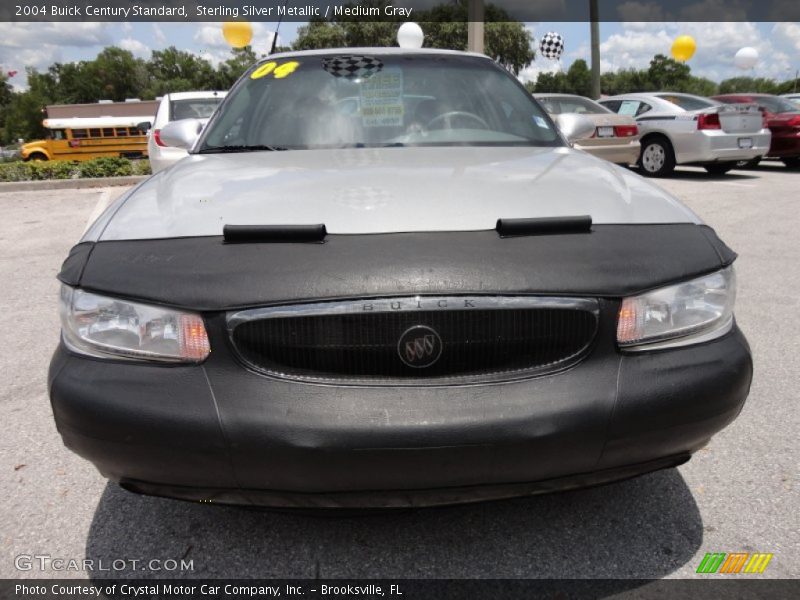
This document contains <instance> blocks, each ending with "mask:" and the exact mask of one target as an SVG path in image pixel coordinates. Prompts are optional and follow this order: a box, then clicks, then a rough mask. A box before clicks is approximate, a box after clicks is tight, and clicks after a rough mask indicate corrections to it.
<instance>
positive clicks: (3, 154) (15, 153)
mask: <svg viewBox="0 0 800 600" xmlns="http://www.w3.org/2000/svg"><path fill="white" fill-rule="evenodd" d="M15 158H19V148H9V147H5V148H4V147H3V146H0V160H13V159H15Z"/></svg>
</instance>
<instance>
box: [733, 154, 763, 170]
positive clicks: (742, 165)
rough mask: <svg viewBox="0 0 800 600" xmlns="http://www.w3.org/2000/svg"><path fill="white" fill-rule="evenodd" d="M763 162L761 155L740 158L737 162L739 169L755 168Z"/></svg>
mask: <svg viewBox="0 0 800 600" xmlns="http://www.w3.org/2000/svg"><path fill="white" fill-rule="evenodd" d="M760 164H761V157H758V158H754V159H753V160H740V161H739V162H737V163H736V168H737V169H755V168H756V167H758V165H760Z"/></svg>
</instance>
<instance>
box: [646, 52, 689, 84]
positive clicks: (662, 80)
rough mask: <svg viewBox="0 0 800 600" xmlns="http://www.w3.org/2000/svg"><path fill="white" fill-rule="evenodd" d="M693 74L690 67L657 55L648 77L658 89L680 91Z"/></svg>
mask: <svg viewBox="0 0 800 600" xmlns="http://www.w3.org/2000/svg"><path fill="white" fill-rule="evenodd" d="M691 72H692V69H691V67H689V65H687V64H684V63H680V62H678V61H677V60H675V59H672V58H667V57H666V56H664V55H663V54H656V55H655V56H654V57H653V60H651V61H650V68H649V69H648V70H647V76H648V78H649V79H650V81H651V82H652V83H653V85H655V86H656V88H658V89H662V90H669V91H678V90H679V88H681V87H682V86H684V85H685V84H686V82H687V80H688V79H689V77H690V74H691Z"/></svg>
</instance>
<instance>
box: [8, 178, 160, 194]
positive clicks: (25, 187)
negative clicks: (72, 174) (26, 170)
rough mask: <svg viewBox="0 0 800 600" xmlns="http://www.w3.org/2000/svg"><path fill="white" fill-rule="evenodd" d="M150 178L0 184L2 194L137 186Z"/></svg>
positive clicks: (51, 180)
mask: <svg viewBox="0 0 800 600" xmlns="http://www.w3.org/2000/svg"><path fill="white" fill-rule="evenodd" d="M148 177H149V175H131V176H128V177H86V178H82V179H48V180H45V181H10V182H7V183H0V193H2V192H33V191H37V190H78V189H85V188H101V187H114V186H124V185H135V184H137V183H139V182H140V181H144V180H145V179H147V178H148Z"/></svg>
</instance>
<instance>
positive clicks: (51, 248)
mask: <svg viewBox="0 0 800 600" xmlns="http://www.w3.org/2000/svg"><path fill="white" fill-rule="evenodd" d="M658 183H659V184H660V185H662V186H663V187H665V188H667V189H669V190H670V191H672V192H673V193H675V194H676V195H678V196H679V197H680V198H682V199H683V200H684V201H685V202H686V203H687V204H688V205H689V206H690V207H691V208H693V209H694V210H695V211H696V212H698V213H699V214H700V216H701V217H703V218H704V219H705V220H706V221H707V222H708V223H709V224H710V225H711V226H713V227H714V228H716V229H717V232H718V233H719V234H720V236H721V237H722V238H723V239H724V240H725V241H726V242H727V243H728V244H729V245H730V246H731V247H732V248H733V249H734V250H736V251H737V252H739V254H740V259H739V260H738V261H737V263H736V265H737V268H738V275H739V299H738V303H737V316H738V319H739V323H740V325H741V327H742V329H743V330H744V332H745V334H746V335H747V336H748V339H749V341H750V344H751V346H752V348H753V354H754V360H755V377H754V381H753V389H752V392H751V395H750V398H749V400H748V402H747V404H746V405H745V409H744V411H743V413H742V414H741V415H740V416H739V418H738V419H737V420H736V421H735V422H734V423H733V424H732V425H731V426H730V427H728V428H727V429H726V430H724V431H723V432H722V433H720V434H719V435H718V436H716V437H715V438H714V439H713V440H712V442H711V444H710V445H709V446H708V448H706V449H704V450H702V451H701V452H699V453H698V454H697V455H696V456H695V457H694V458H693V459H692V461H691V462H689V463H688V464H686V465H684V466H682V467H680V468H678V469H670V470H667V471H662V472H658V473H655V474H652V475H648V476H645V477H641V478H639V479H636V480H632V481H628V482H624V483H620V484H614V485H610V486H605V487H601V488H595V489H590V490H582V491H576V492H568V493H562V494H556V495H548V496H539V497H533V498H525V499H517V500H510V501H503V502H495V503H487V504H477V505H469V506H461V507H453V508H442V509H428V510H420V511H410V512H400V513H394V514H378V515H370V516H360V517H336V518H328V517H319V516H313V517H312V516H308V515H299V514H287V513H276V512H266V511H254V510H243V509H237V508H228V507H216V506H209V505H207V504H191V503H182V502H177V501H171V500H161V499H156V498H146V497H141V496H135V495H133V494H130V493H127V492H124V491H122V490H120V489H118V488H117V487H116V486H115V485H109V484H107V483H106V482H105V480H104V479H103V478H102V477H101V476H100V475H99V474H97V473H96V471H95V470H94V468H93V467H92V466H91V465H90V464H89V463H88V462H86V461H84V460H82V459H80V458H78V457H77V456H75V455H73V454H72V453H70V452H69V451H67V450H66V449H65V448H64V447H63V446H62V445H61V440H60V438H59V436H58V434H57V432H56V431H55V426H54V424H53V420H52V415H51V411H50V406H49V402H48V400H47V393H46V369H47V365H48V362H49V358H50V354H51V352H52V350H53V348H54V347H55V344H56V343H57V339H58V317H57V314H56V295H57V290H58V286H57V283H56V280H55V274H56V272H57V271H58V269H59V266H60V263H61V261H62V260H63V258H64V257H65V256H66V254H67V251H68V250H69V248H70V247H71V246H72V245H73V244H74V243H75V241H76V240H77V238H78V237H79V236H80V234H81V231H82V230H83V227H84V226H85V224H86V220H87V219H88V218H89V216H90V215H91V214H93V212H95V211H96V208H97V206H98V203H105V202H107V201H108V200H110V199H112V198H113V197H115V196H116V195H118V194H119V193H121V192H122V188H113V189H107V190H103V189H101V190H96V189H95V190H57V191H41V192H13V193H2V190H1V189H0V203H2V206H3V209H4V215H5V218H4V220H3V224H2V230H1V232H0V247H2V254H1V255H0V256H2V260H0V270H1V272H2V276H3V280H4V281H5V282H6V285H5V286H4V288H5V294H6V300H5V302H4V307H5V308H6V310H4V311H3V312H2V316H0V319H2V328H3V331H4V334H3V344H2V346H1V347H0V369H2V372H3V373H4V374H5V382H6V383H5V385H4V386H3V388H2V395H1V396H0V415H1V419H0V422H2V423H3V425H4V431H3V434H2V436H0V465H2V466H1V467H0V486H2V489H3V491H4V494H3V498H2V500H0V523H1V525H0V533H2V536H0V540H2V549H3V553H2V559H0V576H2V577H17V576H42V575H43V573H42V572H40V571H38V569H32V570H30V571H23V572H20V571H18V570H17V569H16V568H15V566H14V559H15V557H17V556H19V555H28V554H30V555H32V554H40V555H41V554H44V555H49V556H51V557H52V558H64V559H78V560H82V559H84V558H89V559H93V560H94V561H99V560H101V559H102V560H103V561H104V563H105V564H110V563H111V561H113V560H115V559H128V560H130V559H133V560H140V561H149V560H152V559H157V560H162V561H163V560H167V559H176V560H180V559H181V558H186V559H191V560H192V561H193V570H192V571H185V572H182V573H176V572H169V573H165V572H163V571H162V572H160V573H158V572H153V571H149V570H144V571H140V570H137V571H136V572H135V573H133V572H130V571H129V570H123V572H122V573H116V574H123V575H124V574H136V575H139V576H149V575H170V576H188V577H192V576H194V577H257V576H261V577H315V576H319V577H354V578H358V577H398V578H399V577H559V576H561V577H620V578H627V577H644V578H649V577H665V576H671V577H676V576H677V577H687V576H691V575H693V574H694V571H695V570H696V568H697V565H698V564H699V562H700V560H701V558H702V557H703V555H704V554H705V553H706V552H771V553H774V554H775V557H774V558H773V560H772V562H771V563H770V565H769V567H768V568H767V570H766V572H765V574H764V576H771V577H798V576H800V567H798V565H800V546H799V544H800V536H799V534H798V517H797V515H798V514H800V494H798V493H797V492H798V489H797V486H798V464H800V449H798V444H797V431H798V424H799V422H800V418H798V411H797V402H798V398H800V382H798V381H797V376H796V374H797V373H798V372H800V358H798V357H799V356H800V320H798V318H797V315H796V313H797V310H798V308H800V300H799V298H800V244H798V243H797V241H796V240H797V238H798V231H800V210H798V201H797V188H798V183H800V173H796V172H790V171H788V170H787V169H785V168H783V166H777V165H773V164H771V163H768V164H767V165H766V166H764V167H763V168H761V169H759V170H756V171H735V172H733V173H732V174H730V175H727V176H724V177H711V176H709V175H708V174H707V173H706V172H705V171H703V170H701V169H679V170H678V171H677V172H676V175H675V177H673V178H671V179H664V180H658ZM532 460H535V457H532ZM140 567H141V565H140ZM126 569H128V567H126ZM44 575H45V576H85V575H86V574H85V573H81V572H60V571H54V570H52V569H49V570H47V571H46V572H45V573H44ZM99 575H100V576H103V575H109V572H107V571H106V572H102V573H99Z"/></svg>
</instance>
